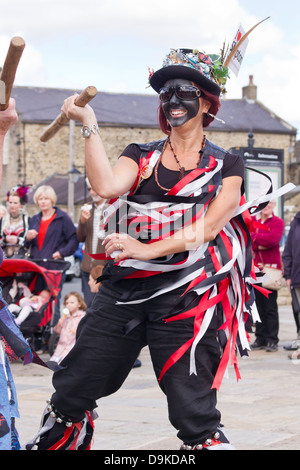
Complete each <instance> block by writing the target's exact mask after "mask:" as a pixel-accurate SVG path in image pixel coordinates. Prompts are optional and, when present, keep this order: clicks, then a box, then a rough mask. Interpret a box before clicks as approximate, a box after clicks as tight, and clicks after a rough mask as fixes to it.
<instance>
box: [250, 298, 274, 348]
mask: <svg viewBox="0 0 300 470" xmlns="http://www.w3.org/2000/svg"><path fill="white" fill-rule="evenodd" d="M255 299H256V305H257V310H258V313H259V316H260V319H261V322H257V323H256V331H255V335H256V338H257V340H258V341H259V342H260V343H261V344H263V345H267V344H268V343H275V344H277V343H278V341H279V338H278V332H279V315H278V305H277V291H275V290H273V291H272V292H271V294H269V296H268V297H266V296H264V295H263V294H261V293H260V292H259V291H257V290H256V291H255Z"/></svg>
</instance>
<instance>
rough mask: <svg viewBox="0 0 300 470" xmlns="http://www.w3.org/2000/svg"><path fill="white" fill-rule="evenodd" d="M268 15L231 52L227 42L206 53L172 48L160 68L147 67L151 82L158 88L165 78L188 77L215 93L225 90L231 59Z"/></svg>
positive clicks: (224, 91) (223, 92)
mask: <svg viewBox="0 0 300 470" xmlns="http://www.w3.org/2000/svg"><path fill="white" fill-rule="evenodd" d="M268 18H269V17H268ZM268 18H265V19H264V20H262V21H260V22H259V23H257V24H256V25H254V26H253V27H252V28H251V29H250V30H249V31H248V32H247V33H246V34H244V35H243V36H242V37H241V39H239V41H238V42H237V44H235V45H234V46H233V47H232V48H231V50H230V51H229V53H228V46H227V50H226V51H225V49H226V46H225V43H224V45H223V48H222V49H221V51H220V53H219V54H206V53H205V52H201V51H199V50H197V49H171V51H170V53H169V54H168V55H167V56H166V58H165V59H164V61H163V64H162V68H161V69H159V70H157V71H156V72H154V71H153V70H152V71H151V70H150V69H149V68H148V70H149V78H148V80H149V84H150V85H151V86H152V88H154V90H156V91H157V92H158V91H159V89H160V88H161V87H162V86H163V82H164V80H165V81H167V80H168V79H170V78H186V79H189V80H192V81H194V82H195V83H197V84H198V85H201V86H203V87H204V89H206V90H207V91H209V92H211V93H213V94H217V95H219V94H221V93H222V94H225V93H226V88H225V85H226V82H227V79H228V78H229V68H230V65H231V61H232V59H233V58H234V56H235V54H236V52H237V51H238V49H239V47H240V46H241V44H242V43H243V42H244V41H245V39H246V38H247V37H248V36H249V34H250V33H251V32H252V31H253V30H254V29H255V28H256V27H257V26H258V25H259V24H261V23H262V22H264V21H265V20H266V19H268ZM177 66H178V69H176V67H177ZM176 75H177V76H176Z"/></svg>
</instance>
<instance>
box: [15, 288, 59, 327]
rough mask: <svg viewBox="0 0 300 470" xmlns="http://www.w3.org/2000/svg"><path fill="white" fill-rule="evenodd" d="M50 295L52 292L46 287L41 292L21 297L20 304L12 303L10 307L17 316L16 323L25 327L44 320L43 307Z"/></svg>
mask: <svg viewBox="0 0 300 470" xmlns="http://www.w3.org/2000/svg"><path fill="white" fill-rule="evenodd" d="M49 297H50V292H49V291H48V290H47V289H44V290H42V291H41V292H40V293H39V294H36V295H30V296H29V297H23V298H21V299H20V301H19V304H14V303H12V304H10V305H9V306H8V308H9V310H10V312H11V313H12V314H13V315H14V317H15V323H16V324H17V325H18V326H21V325H22V326H24V327H31V326H36V325H38V324H39V323H40V322H41V321H42V311H41V310H42V307H43V305H45V303H46V302H47V301H48V300H49ZM22 326H21V329H22Z"/></svg>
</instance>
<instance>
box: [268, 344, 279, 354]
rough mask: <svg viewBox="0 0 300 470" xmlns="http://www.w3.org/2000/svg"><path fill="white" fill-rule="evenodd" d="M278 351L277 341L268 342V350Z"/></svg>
mask: <svg viewBox="0 0 300 470" xmlns="http://www.w3.org/2000/svg"><path fill="white" fill-rule="evenodd" d="M276 351H278V346H277V344H276V343H268V346H267V347H266V352H276Z"/></svg>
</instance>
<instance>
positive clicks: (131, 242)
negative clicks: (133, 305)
mask: <svg viewBox="0 0 300 470" xmlns="http://www.w3.org/2000/svg"><path fill="white" fill-rule="evenodd" d="M241 184H242V178H241V177H240V176H231V177H228V178H225V179H224V180H223V186H222V189H221V191H220V193H219V194H218V196H217V197H216V199H215V200H214V201H213V202H212V203H211V204H210V206H209V208H208V210H207V212H206V214H205V217H204V218H202V219H199V220H197V221H196V222H194V223H193V224H192V225H191V226H189V227H187V228H184V229H182V230H180V231H178V232H176V234H174V235H172V236H170V237H168V238H165V239H163V240H160V241H158V242H154V243H150V244H148V245H145V244H143V243H141V242H139V241H137V240H135V239H134V238H132V237H129V236H127V235H119V234H112V235H109V236H108V237H106V239H105V241H104V244H105V245H106V247H105V249H106V252H107V254H108V255H110V254H111V253H112V252H113V251H116V250H118V244H119V243H121V244H122V247H123V251H122V253H120V254H119V255H118V256H117V257H116V258H115V261H120V260H121V259H124V258H134V259H139V260H144V261H147V260H149V259H155V258H158V257H161V256H167V255H170V254H173V253H180V252H182V251H186V250H190V249H193V248H195V247H197V246H199V245H201V244H203V243H206V242H208V241H210V240H213V239H214V238H215V237H216V236H217V234H218V233H219V232H220V231H221V230H222V229H223V228H224V226H225V225H226V224H227V223H228V222H229V220H230V219H231V218H232V217H233V216H234V214H235V212H236V209H237V208H238V206H239V202H240V198H241Z"/></svg>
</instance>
